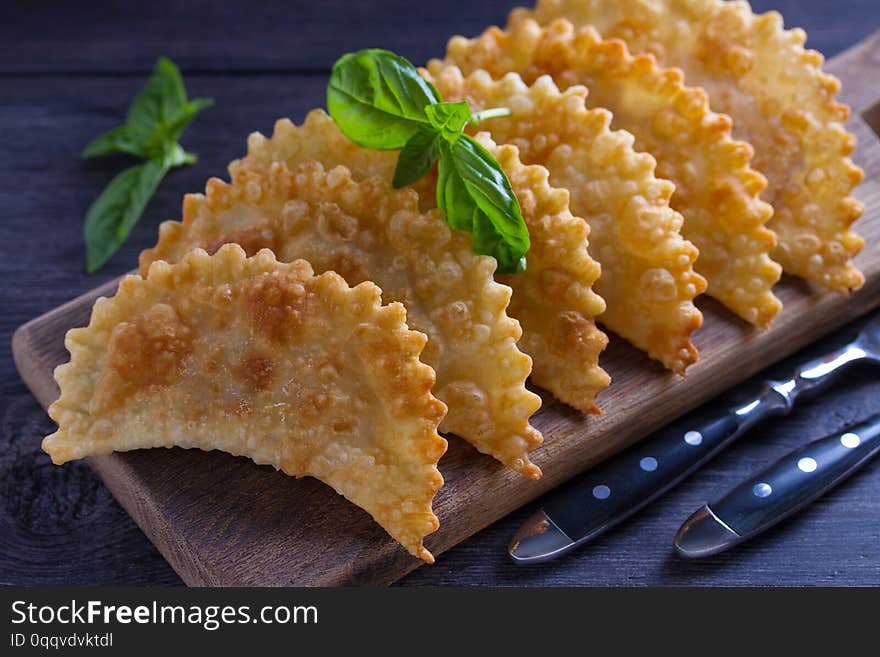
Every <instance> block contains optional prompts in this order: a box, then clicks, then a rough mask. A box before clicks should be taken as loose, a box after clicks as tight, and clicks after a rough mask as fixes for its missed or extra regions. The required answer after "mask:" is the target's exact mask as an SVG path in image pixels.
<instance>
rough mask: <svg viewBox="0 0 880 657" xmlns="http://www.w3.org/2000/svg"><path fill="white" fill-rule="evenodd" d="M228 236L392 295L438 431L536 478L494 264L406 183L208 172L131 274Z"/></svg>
mask: <svg viewBox="0 0 880 657" xmlns="http://www.w3.org/2000/svg"><path fill="white" fill-rule="evenodd" d="M228 242H235V243H237V244H240V245H241V246H242V247H243V248H244V249H245V251H246V252H247V253H249V254H250V253H254V252H256V251H258V250H259V249H261V248H269V249H271V250H272V251H273V252H274V253H275V254H276V256H277V257H278V258H279V259H280V260H282V261H284V262H287V261H291V260H294V259H297V258H303V259H305V260H307V261H309V262H310V263H311V265H312V266H313V267H314V268H315V269H316V271H335V272H336V273H338V274H340V275H341V276H343V277H344V278H345V280H346V281H348V283H349V284H356V283H360V282H362V281H367V280H369V281H373V282H374V283H376V284H377V285H379V286H380V287H381V289H382V294H383V298H384V300H385V301H386V302H388V301H399V302H401V303H403V305H404V306H405V307H406V309H407V321H408V322H409V325H410V326H411V327H413V328H414V329H416V330H419V331H422V332H424V333H425V334H427V335H428V345H427V346H426V347H425V351H424V353H423V354H422V360H424V362H426V363H427V364H428V365H430V366H431V367H433V368H434V370H435V372H436V374H437V383H436V386H435V388H434V394H435V395H436V396H437V397H438V398H439V399H441V400H442V401H443V402H445V403H446V404H447V406H448V407H449V412H448V414H447V416H446V418H445V419H444V421H443V424H442V425H441V429H442V430H443V431H449V432H452V433H455V434H456V435H458V436H461V437H462V438H464V439H465V440H467V441H468V442H470V443H471V444H473V445H474V446H475V447H476V448H477V449H478V450H480V451H481V452H483V453H486V454H490V455H492V456H494V457H495V458H496V459H498V460H499V461H501V462H502V463H504V464H506V465H508V466H509V467H511V468H513V469H515V470H517V471H518V472H521V473H522V474H524V475H526V476H528V477H531V478H535V479H536V478H538V477H540V475H541V470H540V469H539V468H538V466H536V465H535V464H533V463H532V462H531V461H530V460H529V456H528V454H529V452H530V451H531V450H533V449H534V448H535V447H537V446H538V445H540V444H541V440H542V439H541V435H540V433H539V432H538V431H537V430H536V429H535V428H534V427H532V426H531V425H530V424H529V418H530V416H531V415H532V414H533V413H535V411H537V410H538V408H540V406H541V400H540V397H538V396H537V395H536V394H534V393H532V392H530V391H528V390H527V389H526V387H525V381H526V378H527V377H528V375H529V372H530V371H531V359H530V358H529V357H528V356H527V355H525V354H524V353H522V352H521V351H520V350H519V349H518V348H517V345H516V342H517V340H518V339H519V338H520V336H521V329H520V326H519V323H518V322H517V321H516V320H514V319H511V318H510V317H508V315H507V313H506V308H507V306H508V303H509V301H510V296H511V291H510V288H508V287H506V286H504V285H500V284H499V283H496V282H495V281H494V280H493V278H492V274H493V271H494V268H495V260H494V259H492V258H490V257H488V256H480V255H477V254H475V253H474V252H473V243H472V238H471V236H470V235H469V234H467V233H464V232H461V231H453V230H451V229H450V228H449V227H448V226H447V225H446V223H445V222H444V221H443V219H442V216H441V214H440V211H439V210H434V211H431V212H427V213H422V212H420V210H419V207H418V199H417V196H416V193H415V192H413V191H412V190H394V189H392V188H391V187H390V185H388V184H387V183H385V182H383V181H381V180H379V179H378V178H366V179H364V180H362V181H360V182H357V181H355V180H354V179H353V178H352V174H351V172H350V171H349V170H348V169H346V168H345V167H341V166H338V167H335V168H333V169H331V170H329V171H325V170H324V168H323V166H322V165H321V164H320V163H318V162H315V161H314V160H308V161H306V162H304V163H303V164H301V165H299V166H297V167H294V168H293V169H292V170H291V169H288V167H287V165H285V164H284V163H283V162H275V163H273V164H271V165H269V166H268V167H267V168H264V169H263V170H262V171H258V170H252V169H249V168H241V169H239V170H237V172H236V173H235V175H234V177H233V182H232V183H231V184H229V183H225V182H223V181H221V180H219V179H216V178H214V179H211V180H210V181H208V184H207V188H206V193H205V194H204V195H201V194H190V195H187V196H186V198H185V199H184V204H183V221H182V222H172V221H169V222H165V223H163V224H162V226H161V227H160V230H159V241H158V243H157V245H156V246H155V248H153V249H149V250H147V251H144V252H143V253H142V254H141V258H140V263H141V271H142V272H146V270H147V268H148V267H149V266H150V264H151V263H152V262H154V261H156V260H166V261H169V262H177V261H178V260H180V259H181V258H182V257H183V256H184V255H185V254H186V253H187V252H189V251H190V250H191V249H193V248H195V247H202V248H204V249H207V250H208V251H209V252H211V251H214V250H216V249H217V248H219V247H220V246H221V245H222V244H225V243H228Z"/></svg>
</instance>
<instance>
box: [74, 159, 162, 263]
mask: <svg viewBox="0 0 880 657" xmlns="http://www.w3.org/2000/svg"><path fill="white" fill-rule="evenodd" d="M167 171H168V167H167V166H165V165H164V164H162V163H158V162H153V161H150V162H146V163H144V164H139V165H137V166H133V167H131V168H128V169H126V170H125V171H123V172H122V173H120V174H119V175H118V176H116V177H115V178H114V179H113V180H112V181H111V182H110V184H109V185H107V187H106V188H105V189H104V191H103V192H102V193H101V195H100V196H99V197H98V198H97V199H95V201H94V203H92V205H91V207H90V208H89V211H88V213H87V214H86V222H85V229H84V236H85V242H86V269H87V270H88V272H89V273H94V272H95V271H97V270H98V269H100V268H101V267H102V266H103V265H104V263H105V262H107V260H108V259H109V258H110V256H112V255H113V254H114V253H116V251H117V250H118V249H119V247H120V246H121V245H122V243H123V242H124V241H125V238H126V237H128V234H129V233H130V232H131V229H132V227H133V226H134V225H135V224H136V223H137V221H138V219H140V217H141V214H143V212H144V208H145V207H146V206H147V203H148V202H149V200H150V198H151V197H152V196H153V193H154V192H155V191H156V188H157V187H158V186H159V183H160V182H161V181H162V178H163V177H164V176H165V173H166V172H167Z"/></svg>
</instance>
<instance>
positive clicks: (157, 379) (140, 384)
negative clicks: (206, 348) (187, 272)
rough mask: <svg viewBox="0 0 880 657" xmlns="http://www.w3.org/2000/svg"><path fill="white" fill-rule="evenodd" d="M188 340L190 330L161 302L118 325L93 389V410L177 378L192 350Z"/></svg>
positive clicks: (173, 311)
mask: <svg viewBox="0 0 880 657" xmlns="http://www.w3.org/2000/svg"><path fill="white" fill-rule="evenodd" d="M191 340H192V331H190V329H189V327H188V326H187V325H186V324H184V323H183V322H182V321H181V320H180V318H179V317H178V315H177V312H176V311H175V310H174V308H172V307H171V306H169V305H167V304H164V303H158V304H156V305H154V306H151V307H150V308H149V309H147V310H146V311H144V312H142V313H141V314H140V315H138V316H137V317H135V318H134V319H133V320H132V321H131V322H123V323H121V324H119V325H118V326H117V327H116V328H115V329H113V333H112V334H111V335H110V342H109V343H108V345H107V363H106V365H105V367H104V371H103V373H102V375H101V378H100V380H99V382H98V385H97V388H96V390H95V396H94V399H93V401H92V404H93V411H94V412H101V411H107V410H109V409H112V408H115V407H116V406H118V405H119V404H120V403H121V402H122V401H123V400H124V399H126V398H128V397H130V396H131V395H133V394H135V393H136V392H138V391H139V390H143V389H146V388H149V387H151V386H167V385H170V384H172V383H174V382H175V381H177V380H178V378H179V377H180V375H181V373H182V372H183V369H184V367H185V360H186V357H187V356H188V355H189V354H190V352H191V350H192V344H191Z"/></svg>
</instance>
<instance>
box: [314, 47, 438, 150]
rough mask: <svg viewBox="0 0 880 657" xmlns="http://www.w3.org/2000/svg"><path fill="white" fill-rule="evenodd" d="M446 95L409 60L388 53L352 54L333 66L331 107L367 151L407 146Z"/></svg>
mask: <svg viewBox="0 0 880 657" xmlns="http://www.w3.org/2000/svg"><path fill="white" fill-rule="evenodd" d="M440 100H441V99H440V94H439V93H438V92H437V90H436V89H435V88H434V85H432V84H431V83H430V82H428V81H427V80H425V79H424V78H423V77H422V76H421V75H420V74H419V71H418V69H416V67H415V66H413V65H412V64H411V63H410V62H409V61H407V60H406V59H404V58H403V57H400V56H399V55H395V54H394V53H392V52H389V51H387V50H379V49H370V50H361V51H359V52H355V53H348V54H346V55H343V56H342V57H340V58H339V59H338V60H337V62H336V63H335V64H334V65H333V70H332V72H331V74H330V82H329V84H328V85H327V109H328V110H329V112H330V115H331V116H332V117H333V120H334V121H336V123H337V125H338V126H339V128H340V130H342V132H343V133H344V134H345V135H346V136H347V137H348V138H349V139H351V140H352V141H353V142H355V143H356V144H359V145H361V146H363V147H365V148H375V149H378V150H393V149H397V148H403V147H404V146H405V145H406V142H408V141H409V140H410V139H411V138H412V136H413V135H414V134H415V133H416V132H417V131H418V129H419V127H420V126H423V125H424V126H428V125H430V124H429V121H428V118H427V116H426V114H425V108H426V107H427V106H428V105H433V104H434V103H438V102H440Z"/></svg>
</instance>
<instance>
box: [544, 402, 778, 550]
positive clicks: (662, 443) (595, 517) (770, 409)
mask: <svg viewBox="0 0 880 657" xmlns="http://www.w3.org/2000/svg"><path fill="white" fill-rule="evenodd" d="M787 409H788V402H787V401H786V399H785V398H784V396H782V395H781V394H779V393H778V392H777V391H776V390H774V388H773V387H772V386H770V385H767V386H765V387H764V388H763V390H762V392H761V393H760V394H758V395H757V396H755V397H752V398H751V400H749V401H747V402H745V403H743V404H740V405H737V406H736V407H734V408H731V409H729V410H727V411H721V412H718V411H717V410H716V411H714V412H706V411H704V412H703V413H702V414H691V415H689V416H687V418H685V419H683V420H679V421H678V422H675V423H673V424H671V425H669V426H667V427H666V428H664V429H663V430H661V431H660V432H658V433H657V434H655V435H654V436H652V437H649V438H647V439H645V440H643V441H642V442H640V443H638V444H637V445H636V446H635V447H632V448H630V449H628V450H626V451H624V452H622V453H621V454H618V455H617V456H614V457H612V458H611V459H609V460H607V461H604V462H602V463H600V464H599V465H597V466H595V467H594V468H592V469H591V470H589V471H587V472H586V473H585V474H584V475H582V476H581V477H579V478H578V479H577V480H575V482H573V483H572V484H569V485H568V486H567V487H565V488H564V489H563V490H562V491H560V493H559V494H557V495H554V496H553V497H552V499H551V500H550V501H548V502H547V503H545V505H544V506H543V511H544V512H545V513H546V514H547V515H548V516H549V517H550V518H551V519H552V521H553V522H554V523H555V524H556V525H557V526H558V527H559V528H560V529H561V530H562V531H563V532H564V533H565V534H566V535H567V536H568V537H569V538H570V539H571V540H572V542H573V545H572V547H573V546H574V545H577V544H580V543H582V542H585V541H588V540H590V539H591V538H593V537H594V536H596V535H598V534H599V533H601V532H603V531H605V530H606V529H608V528H609V527H611V526H612V525H615V524H617V523H618V522H620V521H621V520H623V519H624V518H626V517H628V516H629V515H631V514H632V513H635V512H636V511H638V510H639V509H640V508H642V507H643V506H645V505H646V504H648V503H649V502H651V501H652V500H653V499H655V498H656V497H658V496H659V495H662V494H663V493H664V492H665V491H667V490H668V489H669V488H671V487H673V486H674V485H675V484H677V483H678V482H679V481H681V480H682V479H684V478H685V477H687V476H688V475H689V474H691V473H692V472H693V471H694V470H696V469H697V468H699V467H700V466H701V465H702V464H703V463H705V462H706V461H708V460H709V459H711V458H712V457H713V456H714V455H715V454H717V453H718V452H720V451H721V450H722V449H724V447H726V446H727V445H728V444H729V443H730V442H732V441H733V440H735V439H736V438H737V437H738V436H740V435H741V434H742V433H744V432H745V431H746V430H747V429H748V428H749V427H751V426H752V425H753V424H754V423H756V422H758V421H760V420H761V419H763V418H765V417H768V416H769V415H774V414H782V413H785V412H786V411H787Z"/></svg>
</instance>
